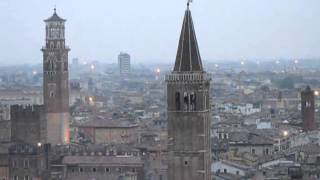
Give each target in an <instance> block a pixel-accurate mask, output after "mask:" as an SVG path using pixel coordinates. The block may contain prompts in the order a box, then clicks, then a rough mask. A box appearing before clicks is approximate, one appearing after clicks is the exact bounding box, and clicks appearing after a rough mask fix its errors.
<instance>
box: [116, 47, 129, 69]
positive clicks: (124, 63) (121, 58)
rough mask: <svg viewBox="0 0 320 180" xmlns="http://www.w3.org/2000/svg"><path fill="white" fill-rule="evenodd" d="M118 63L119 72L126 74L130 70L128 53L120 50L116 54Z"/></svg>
mask: <svg viewBox="0 0 320 180" xmlns="http://www.w3.org/2000/svg"><path fill="white" fill-rule="evenodd" d="M118 64H119V69H120V74H128V73H129V72H130V55H129V54H128V53H123V52H121V53H120V54H119V55H118Z"/></svg>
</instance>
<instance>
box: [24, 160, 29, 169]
mask: <svg viewBox="0 0 320 180" xmlns="http://www.w3.org/2000/svg"><path fill="white" fill-rule="evenodd" d="M23 167H24V168H29V160H28V159H25V160H24V161H23Z"/></svg>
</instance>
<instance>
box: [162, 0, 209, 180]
mask: <svg viewBox="0 0 320 180" xmlns="http://www.w3.org/2000/svg"><path fill="white" fill-rule="evenodd" d="M210 80H211V77H210V75H208V74H207V73H206V72H205V71H204V69H203V67H202V62H201V57H200V53H199V49H198V43H197V39H196V34H195V30H194V26H193V21H192V16H191V12H190V9H189V5H188V8H187V10H186V12H185V16H184V20H183V25H182V31H181V35H180V40H179V46H178V52H177V57H176V62H175V65H174V69H173V71H172V73H171V74H169V75H167V76H166V82H167V112H168V152H169V158H168V159H169V164H168V179H169V180H195V179H196V180H211V175H210V167H211V147H210V144H211V143H210V97H209V89H210Z"/></svg>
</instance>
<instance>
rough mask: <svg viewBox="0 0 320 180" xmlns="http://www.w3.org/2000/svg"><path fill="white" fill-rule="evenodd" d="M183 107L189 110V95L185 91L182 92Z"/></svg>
mask: <svg viewBox="0 0 320 180" xmlns="http://www.w3.org/2000/svg"><path fill="white" fill-rule="evenodd" d="M183 108H184V110H185V111H188V110H189V96H188V93H187V92H184V93H183Z"/></svg>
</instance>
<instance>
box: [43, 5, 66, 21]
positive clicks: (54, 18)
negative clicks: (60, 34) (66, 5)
mask: <svg viewBox="0 0 320 180" xmlns="http://www.w3.org/2000/svg"><path fill="white" fill-rule="evenodd" d="M44 21H45V22H51V21H66V20H65V19H62V18H61V17H59V16H58V14H57V10H56V8H54V9H53V15H52V16H51V17H49V18H48V19H46V20H44Z"/></svg>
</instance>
